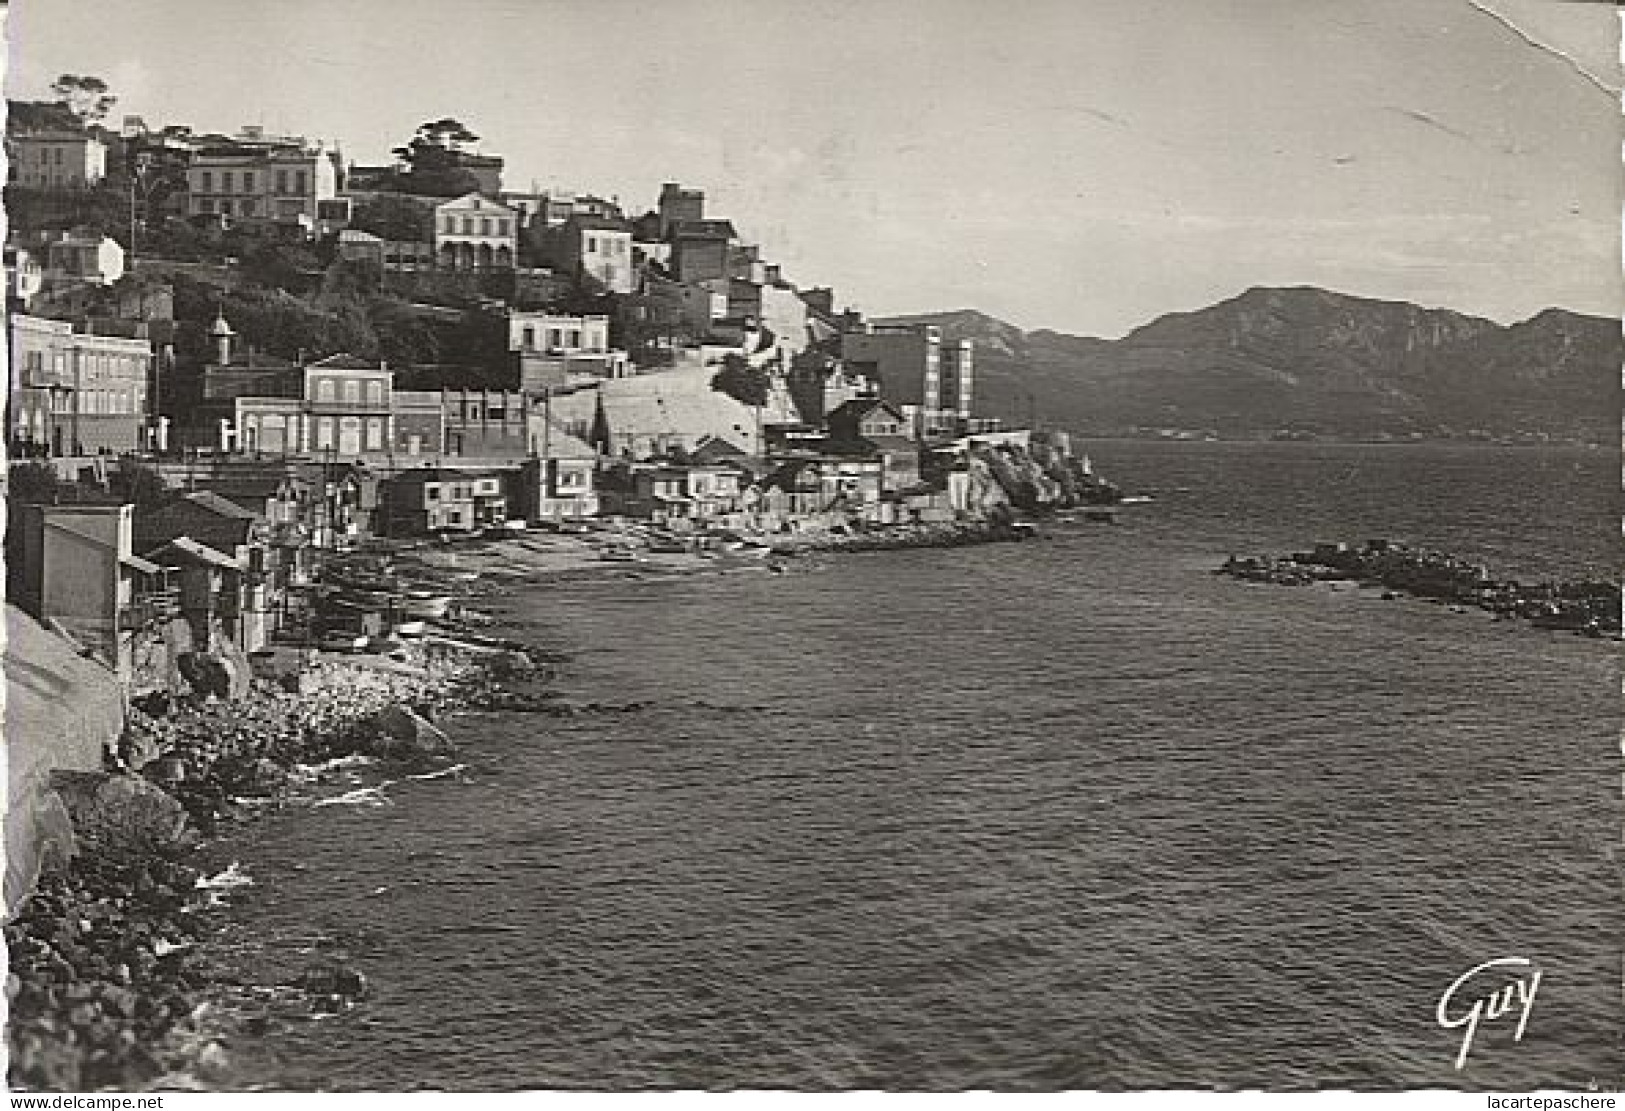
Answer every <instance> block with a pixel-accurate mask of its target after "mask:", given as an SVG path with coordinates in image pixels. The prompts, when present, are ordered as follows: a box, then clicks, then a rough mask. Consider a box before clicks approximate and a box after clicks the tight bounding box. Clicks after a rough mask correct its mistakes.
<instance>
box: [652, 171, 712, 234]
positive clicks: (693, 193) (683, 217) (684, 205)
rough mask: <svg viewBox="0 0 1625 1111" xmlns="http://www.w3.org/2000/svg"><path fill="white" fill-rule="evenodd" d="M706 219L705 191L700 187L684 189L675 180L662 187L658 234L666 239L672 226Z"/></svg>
mask: <svg viewBox="0 0 1625 1111" xmlns="http://www.w3.org/2000/svg"><path fill="white" fill-rule="evenodd" d="M704 219H705V193H704V192H702V191H701V190H699V189H684V188H683V187H682V186H681V185H679V184H678V183H677V182H675V181H668V182H666V183H665V184H664V185H662V186H661V187H660V223H659V226H658V234H659V237H660V238H661V239H665V238H666V237H667V236H668V235H670V234H671V230H672V228H674V227H676V226H677V225H678V224H681V223H685V222H695V223H697V222H699V221H701V220H704Z"/></svg>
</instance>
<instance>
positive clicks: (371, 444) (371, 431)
mask: <svg viewBox="0 0 1625 1111" xmlns="http://www.w3.org/2000/svg"><path fill="white" fill-rule="evenodd" d="M383 447H384V422H383V421H381V420H370V421H368V422H367V450H368V451H382V450H383Z"/></svg>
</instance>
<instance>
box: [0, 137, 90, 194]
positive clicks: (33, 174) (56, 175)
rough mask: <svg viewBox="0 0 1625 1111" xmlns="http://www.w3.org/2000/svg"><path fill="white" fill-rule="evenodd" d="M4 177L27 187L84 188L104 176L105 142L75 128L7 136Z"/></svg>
mask: <svg viewBox="0 0 1625 1111" xmlns="http://www.w3.org/2000/svg"><path fill="white" fill-rule="evenodd" d="M7 145H8V146H10V148H11V165H10V168H9V172H8V174H7V177H8V178H9V179H10V180H11V181H12V182H13V183H15V184H17V185H22V186H25V187H27V188H31V189H85V188H88V187H89V186H92V185H95V184H97V183H98V182H100V181H101V180H102V179H103V178H104V177H106V176H107V144H105V143H103V142H102V141H101V140H100V139H98V138H96V137H95V136H94V135H89V134H85V133H83V132H78V131H39V132H35V133H34V134H32V135H13V136H9V137H8V138H7Z"/></svg>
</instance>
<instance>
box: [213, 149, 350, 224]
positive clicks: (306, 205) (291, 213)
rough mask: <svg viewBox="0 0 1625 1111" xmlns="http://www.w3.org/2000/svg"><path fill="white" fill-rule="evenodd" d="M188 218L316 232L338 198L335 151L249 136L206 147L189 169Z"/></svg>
mask: <svg viewBox="0 0 1625 1111" xmlns="http://www.w3.org/2000/svg"><path fill="white" fill-rule="evenodd" d="M186 194H187V195H186V212H187V215H188V216H220V217H225V218H226V219H228V220H231V221H235V222H238V223H245V224H276V225H282V226H287V227H295V228H299V229H301V230H302V231H304V232H305V233H306V234H309V233H311V232H313V231H314V230H315V229H316V227H317V225H318V222H319V221H320V219H321V215H322V205H323V202H325V201H331V200H333V199H334V198H335V197H336V196H337V194H338V166H337V161H336V157H335V155H334V153H333V152H331V151H328V150H327V149H325V148H324V147H323V145H322V144H321V143H307V142H305V141H304V140H303V139H266V138H264V137H263V136H261V135H257V134H245V135H244V136H242V137H240V138H238V139H235V140H232V139H227V140H223V141H221V142H218V143H213V144H203V145H200V146H199V148H198V150H197V152H196V153H195V154H193V156H192V161H191V164H190V165H189V166H188V167H187V170H186Z"/></svg>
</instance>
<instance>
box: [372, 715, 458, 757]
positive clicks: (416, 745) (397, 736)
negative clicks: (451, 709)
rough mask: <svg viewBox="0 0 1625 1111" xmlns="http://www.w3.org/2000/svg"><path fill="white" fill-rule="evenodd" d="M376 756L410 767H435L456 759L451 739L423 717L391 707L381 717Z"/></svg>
mask: <svg viewBox="0 0 1625 1111" xmlns="http://www.w3.org/2000/svg"><path fill="white" fill-rule="evenodd" d="M376 724H377V727H378V734H379V735H378V740H377V741H376V742H375V744H374V746H373V747H374V753H373V754H374V755H376V756H378V757H380V758H381V759H385V760H394V761H399V762H401V763H407V764H433V763H436V762H439V761H444V760H450V759H452V758H454V757H455V756H456V755H457V748H456V746H455V745H453V744H452V743H451V738H450V737H448V736H446V734H445V733H443V732H441V730H440V729H438V728H437V727H435V726H434V725H432V724H430V723H429V722H428V721H426V720H424V718H423V716H422V715H420V714H418V713H416V712H414V711H412V710H410V709H408V708H407V707H405V706H402V705H401V704H400V703H398V702H397V703H391V704H390V705H389V706H387V707H385V708H384V710H383V712H382V713H380V714H379V715H378V719H377V723H376Z"/></svg>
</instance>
